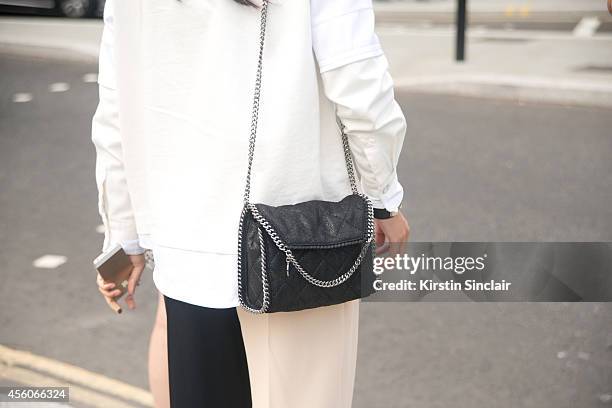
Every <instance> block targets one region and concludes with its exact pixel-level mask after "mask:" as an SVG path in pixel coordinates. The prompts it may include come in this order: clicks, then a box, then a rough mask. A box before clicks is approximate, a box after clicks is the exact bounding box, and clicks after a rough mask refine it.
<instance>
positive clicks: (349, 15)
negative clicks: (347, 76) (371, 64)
mask: <svg viewBox="0 0 612 408" xmlns="http://www.w3.org/2000/svg"><path fill="white" fill-rule="evenodd" d="M310 18H311V26H312V46H313V51H314V53H315V56H316V58H317V62H318V63H319V70H320V72H326V71H329V70H332V69H334V68H338V67H340V66H342V65H345V64H350V63H351V62H355V61H359V60H362V59H365V58H371V57H375V56H378V55H382V54H383V50H382V47H381V46H380V41H379V40H378V37H377V35H376V33H375V32H374V10H373V8H372V1H371V0H311V2H310Z"/></svg>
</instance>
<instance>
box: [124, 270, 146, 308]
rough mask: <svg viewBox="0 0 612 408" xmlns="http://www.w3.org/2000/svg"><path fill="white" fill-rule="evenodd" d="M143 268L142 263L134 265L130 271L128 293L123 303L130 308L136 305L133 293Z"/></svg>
mask: <svg viewBox="0 0 612 408" xmlns="http://www.w3.org/2000/svg"><path fill="white" fill-rule="evenodd" d="M143 270H144V265H136V266H134V268H133V269H132V273H131V274H130V277H129V279H128V295H127V296H126V298H125V303H126V304H127V305H128V307H129V308H130V309H134V308H135V307H136V302H135V301H134V293H135V291H136V286H137V285H138V284H139V282H140V276H141V275H142V271H143Z"/></svg>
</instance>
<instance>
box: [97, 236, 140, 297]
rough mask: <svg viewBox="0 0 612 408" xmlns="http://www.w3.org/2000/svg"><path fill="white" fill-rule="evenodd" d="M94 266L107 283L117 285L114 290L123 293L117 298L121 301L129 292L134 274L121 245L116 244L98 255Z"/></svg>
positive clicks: (130, 262)
mask: <svg viewBox="0 0 612 408" xmlns="http://www.w3.org/2000/svg"><path fill="white" fill-rule="evenodd" d="M93 264H94V267H95V268H96V270H97V271H98V273H99V274H100V276H102V278H103V279H104V280H105V281H106V282H113V283H114V284H115V288H114V289H119V290H120V291H121V293H120V294H119V295H118V296H115V299H119V298H120V297H121V296H123V295H124V294H125V292H127V286H128V279H129V277H130V274H131V273H132V269H133V265H132V261H131V260H130V257H129V256H128V255H127V254H126V253H125V251H124V250H123V248H122V247H121V244H115V245H113V246H112V247H111V248H109V249H108V250H107V251H105V252H103V253H101V254H100V255H98V257H97V258H96V259H94V261H93Z"/></svg>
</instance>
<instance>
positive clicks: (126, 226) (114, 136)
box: [91, 0, 144, 255]
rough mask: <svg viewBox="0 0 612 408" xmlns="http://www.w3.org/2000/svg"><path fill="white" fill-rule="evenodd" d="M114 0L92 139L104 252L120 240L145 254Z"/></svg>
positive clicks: (107, 18)
mask: <svg viewBox="0 0 612 408" xmlns="http://www.w3.org/2000/svg"><path fill="white" fill-rule="evenodd" d="M113 34H114V29H113V0H107V1H106V4H105V7H104V29H103V34H102V41H101V44H100V59H99V67H98V69H99V70H98V85H99V86H98V90H99V98H100V99H99V102H98V106H97V109H96V112H95V114H94V116H93V119H92V128H91V140H92V142H93V144H94V146H95V149H96V166H95V168H96V184H97V187H98V212H99V213H100V216H101V217H102V221H103V223H104V231H105V232H104V244H103V248H102V249H103V251H104V250H106V249H107V248H109V247H110V246H111V245H113V244H114V243H116V242H119V243H120V244H121V246H122V247H123V249H124V250H125V252H126V253H127V254H129V255H136V254H141V253H143V252H144V249H143V248H141V247H140V246H139V245H138V234H137V230H136V222H135V218H134V213H133V210H132V204H131V201H130V194H129V191H128V186H127V180H126V176H125V169H124V165H123V149H122V144H121V133H120V131H119V108H118V101H117V85H116V76H115V71H114V70H115V63H114V56H113V42H114V39H113Z"/></svg>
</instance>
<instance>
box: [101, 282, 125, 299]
mask: <svg viewBox="0 0 612 408" xmlns="http://www.w3.org/2000/svg"><path fill="white" fill-rule="evenodd" d="M111 285H113V287H114V286H115V284H114V283H112V284H111ZM98 290H99V291H100V293H101V294H102V296H104V297H109V298H114V297H117V296H119V295H120V294H121V290H119V289H103V288H101V287H98Z"/></svg>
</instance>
